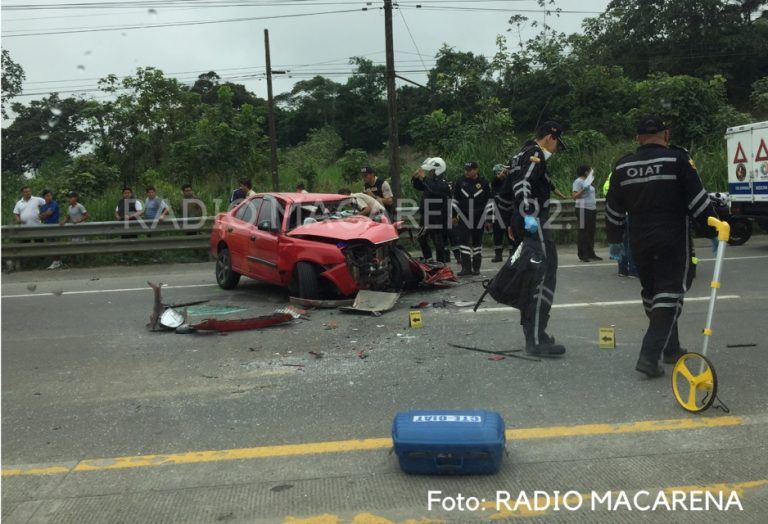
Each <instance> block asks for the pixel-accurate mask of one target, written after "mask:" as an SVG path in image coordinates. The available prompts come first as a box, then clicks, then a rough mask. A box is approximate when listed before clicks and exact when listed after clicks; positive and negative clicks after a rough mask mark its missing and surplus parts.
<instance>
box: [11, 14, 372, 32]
mask: <svg viewBox="0 0 768 524" xmlns="http://www.w3.org/2000/svg"><path fill="white" fill-rule="evenodd" d="M361 11H367V8H363V9H340V10H336V11H320V12H314V13H296V14H290V15H273V16H251V17H242V18H224V19H220V20H194V21H188V22H170V23H163V24H142V25H126V26H108V27H97V28H71V29H66V30H61V31H41V32H37V33H23V34H15V35H12V34H7V33H3V37H4V38H16V37H23V36H45V35H63V34H73V33H93V32H100V31H121V30H128V29H155V28H159V27H180V26H194V25H207V24H222V23H231V22H251V21H254V20H273V19H278V18H298V17H306V16H317V15H333V14H342V13H358V12H361Z"/></svg>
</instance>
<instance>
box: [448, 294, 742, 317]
mask: <svg viewBox="0 0 768 524" xmlns="http://www.w3.org/2000/svg"><path fill="white" fill-rule="evenodd" d="M739 298H741V295H723V296H720V297H717V300H737V299H739ZM708 300H709V297H691V298H686V299H685V302H686V303H688V302H707V301H708ZM642 303H643V301H642V300H616V301H613V302H572V303H570V304H555V305H554V306H552V309H569V308H580V307H611V306H632V305H638V306H639V305H642ZM500 311H505V312H507V311H517V309H515V308H513V307H489V308H481V309H478V310H477V313H498V312H500ZM461 312H462V313H472V312H473V311H472V309H471V308H470V309H462V310H461Z"/></svg>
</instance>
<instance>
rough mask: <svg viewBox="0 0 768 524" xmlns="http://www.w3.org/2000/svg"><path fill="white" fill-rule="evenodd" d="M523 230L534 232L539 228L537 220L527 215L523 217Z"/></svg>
mask: <svg viewBox="0 0 768 524" xmlns="http://www.w3.org/2000/svg"><path fill="white" fill-rule="evenodd" d="M525 230H526V231H528V232H529V233H535V232H536V231H538V230H539V222H538V220H536V219H535V218H534V217H532V216H530V215H528V216H526V217H525Z"/></svg>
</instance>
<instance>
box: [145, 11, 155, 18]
mask: <svg viewBox="0 0 768 524" xmlns="http://www.w3.org/2000/svg"><path fill="white" fill-rule="evenodd" d="M147 14H148V15H149V16H150V17H152V18H155V17H156V16H157V9H147Z"/></svg>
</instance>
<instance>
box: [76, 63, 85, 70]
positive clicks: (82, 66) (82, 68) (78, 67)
mask: <svg viewBox="0 0 768 524" xmlns="http://www.w3.org/2000/svg"><path fill="white" fill-rule="evenodd" d="M77 70H78V71H80V72H83V71H85V66H84V65H83V64H80V65H79V66H77Z"/></svg>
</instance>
